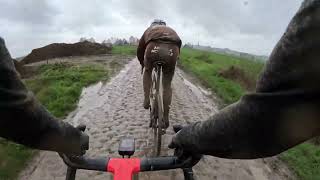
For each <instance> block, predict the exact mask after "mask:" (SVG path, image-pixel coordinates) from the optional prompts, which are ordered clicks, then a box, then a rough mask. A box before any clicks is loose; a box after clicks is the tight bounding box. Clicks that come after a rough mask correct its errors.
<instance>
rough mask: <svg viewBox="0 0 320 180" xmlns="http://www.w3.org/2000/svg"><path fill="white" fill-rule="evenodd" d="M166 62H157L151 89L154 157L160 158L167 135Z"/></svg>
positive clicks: (151, 125) (153, 70) (151, 124)
mask: <svg viewBox="0 0 320 180" xmlns="http://www.w3.org/2000/svg"><path fill="white" fill-rule="evenodd" d="M163 65H164V62H162V61H157V62H155V63H154V65H153V67H154V68H153V69H152V84H151V89H150V127H151V128H152V129H153V138H154V140H153V142H154V148H153V155H154V156H160V153H161V141H162V135H163V134H165V129H163V128H162V127H164V122H163V113H164V110H163V85H162V78H163V72H162V67H163Z"/></svg>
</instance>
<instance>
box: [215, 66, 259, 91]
mask: <svg viewBox="0 0 320 180" xmlns="http://www.w3.org/2000/svg"><path fill="white" fill-rule="evenodd" d="M218 75H219V76H221V77H224V78H226V79H230V80H233V81H235V82H237V83H239V84H240V85H241V86H242V87H244V88H245V89H246V90H254V89H255V86H256V82H255V80H254V79H252V78H250V77H249V76H248V74H247V73H246V72H244V71H243V70H242V69H241V68H238V67H236V66H230V67H229V68H228V69H224V70H220V71H219V74H218Z"/></svg>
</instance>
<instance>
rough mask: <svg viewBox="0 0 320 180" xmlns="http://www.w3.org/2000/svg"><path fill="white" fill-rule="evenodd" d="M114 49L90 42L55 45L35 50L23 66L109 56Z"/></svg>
mask: <svg viewBox="0 0 320 180" xmlns="http://www.w3.org/2000/svg"><path fill="white" fill-rule="evenodd" d="M111 49H112V47H110V46H105V45H102V44H99V43H93V42H89V41H84V42H78V43H74V44H66V43H53V44H50V45H47V46H44V47H42V48H38V49H34V50H32V51H31V53H30V54H29V55H27V56H26V57H25V58H23V60H21V62H20V63H21V64H29V63H34V62H39V61H43V60H47V59H52V58H58V57H67V56H87V55H98V54H107V53H110V52H111Z"/></svg>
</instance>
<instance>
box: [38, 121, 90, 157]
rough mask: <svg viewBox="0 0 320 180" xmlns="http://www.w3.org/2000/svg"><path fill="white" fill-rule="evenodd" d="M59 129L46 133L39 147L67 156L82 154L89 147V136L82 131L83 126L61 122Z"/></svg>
mask: <svg viewBox="0 0 320 180" xmlns="http://www.w3.org/2000/svg"><path fill="white" fill-rule="evenodd" d="M58 129H59V131H58V132H55V133H52V134H50V135H48V137H46V138H45V139H44V141H43V143H42V144H41V145H40V149H45V150H46V149H47V150H51V151H56V152H59V153H62V154H66V155H68V156H71V155H76V156H78V155H83V154H85V152H86V150H88V149H89V136H88V135H87V134H85V133H84V132H83V131H84V130H85V126H78V127H76V128H75V127H73V126H71V125H70V124H68V123H65V122H61V123H60V128H58Z"/></svg>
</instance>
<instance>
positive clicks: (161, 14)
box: [0, 0, 302, 57]
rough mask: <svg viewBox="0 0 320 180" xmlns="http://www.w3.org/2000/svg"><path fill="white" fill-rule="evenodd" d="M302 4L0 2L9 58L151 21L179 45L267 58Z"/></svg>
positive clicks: (134, 30)
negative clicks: (170, 30) (164, 28)
mask: <svg viewBox="0 0 320 180" xmlns="http://www.w3.org/2000/svg"><path fill="white" fill-rule="evenodd" d="M301 2H302V0H281V1H279V0H157V1H155V0H86V1H85V0H82V1H81V0H26V1H24V0H0V27H1V29H0V36H2V37H3V38H4V39H5V40H6V42H7V46H8V48H9V50H10V52H11V55H12V56H13V57H19V56H23V55H26V54H28V53H30V51H31V50H32V49H34V48H38V47H41V46H44V45H47V44H50V43H54V42H77V41H78V40H79V39H80V37H93V38H94V39H96V41H98V42H101V41H102V40H104V39H107V38H109V37H111V36H114V37H121V38H128V37H129V36H131V35H133V36H136V37H139V38H140V36H141V35H142V33H143V32H144V30H145V29H146V28H147V27H148V26H149V24H150V22H151V21H152V20H153V19H155V18H161V19H164V20H165V21H167V24H168V25H169V26H171V27H173V28H174V29H175V30H176V31H177V33H178V34H179V35H180V37H181V38H182V41H183V43H187V42H190V43H194V44H197V43H198V42H199V43H200V44H201V45H210V46H213V47H220V48H230V49H234V50H238V51H243V52H248V53H254V54H258V55H269V53H270V52H271V50H272V48H273V47H274V45H275V43H276V42H277V41H278V40H279V38H280V37H281V35H282V34H283V32H284V30H285V28H286V27H287V25H288V23H289V21H290V19H291V18H292V17H293V15H294V14H295V12H296V11H297V10H298V8H299V6H300V4H301Z"/></svg>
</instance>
